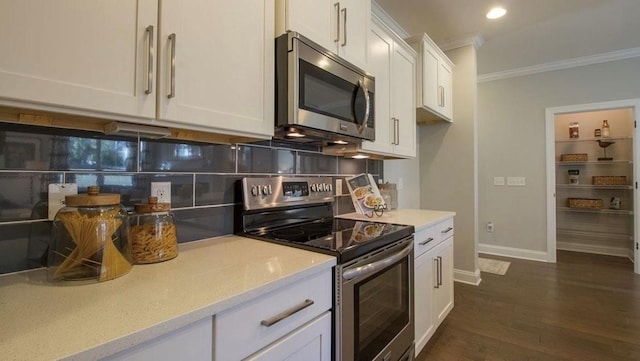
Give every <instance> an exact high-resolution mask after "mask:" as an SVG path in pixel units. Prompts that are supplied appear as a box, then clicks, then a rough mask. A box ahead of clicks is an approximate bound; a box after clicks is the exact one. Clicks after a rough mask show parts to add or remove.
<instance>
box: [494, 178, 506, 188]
mask: <svg viewBox="0 0 640 361" xmlns="http://www.w3.org/2000/svg"><path fill="white" fill-rule="evenodd" d="M493 185H494V186H503V185H504V177H493Z"/></svg>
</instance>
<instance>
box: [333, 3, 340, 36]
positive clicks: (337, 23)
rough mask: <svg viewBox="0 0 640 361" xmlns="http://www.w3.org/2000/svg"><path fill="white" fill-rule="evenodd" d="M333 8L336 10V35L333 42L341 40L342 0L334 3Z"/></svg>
mask: <svg viewBox="0 0 640 361" xmlns="http://www.w3.org/2000/svg"><path fill="white" fill-rule="evenodd" d="M333 8H334V9H335V11H336V37H335V38H334V39H333V42H334V43H337V42H339V41H340V2H337V3H335V4H333Z"/></svg>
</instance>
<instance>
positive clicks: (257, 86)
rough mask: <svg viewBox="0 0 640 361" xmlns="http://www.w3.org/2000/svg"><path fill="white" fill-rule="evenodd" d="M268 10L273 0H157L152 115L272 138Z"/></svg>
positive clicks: (270, 21) (271, 55)
mask: <svg viewBox="0 0 640 361" xmlns="http://www.w3.org/2000/svg"><path fill="white" fill-rule="evenodd" d="M274 11H275V7H274V3H273V0H238V1H207V0H193V1H186V2H185V1H179V0H165V1H163V2H162V8H161V12H160V24H161V28H162V32H161V34H160V39H159V42H160V52H159V58H160V66H159V72H160V76H159V79H160V80H159V83H160V84H159V88H160V89H159V91H160V94H159V97H158V104H159V118H160V119H162V120H168V121H173V122H178V123H182V124H184V125H190V126H193V127H194V128H203V129H204V130H212V129H213V130H216V131H219V132H221V133H227V134H238V135H247V136H256V137H262V138H266V137H270V136H271V135H273V128H274V122H273V117H274V114H273V112H274V104H273V96H274V80H273V78H274V40H273V29H274V23H273V21H274ZM172 34H175V37H172ZM172 80H173V81H172Z"/></svg>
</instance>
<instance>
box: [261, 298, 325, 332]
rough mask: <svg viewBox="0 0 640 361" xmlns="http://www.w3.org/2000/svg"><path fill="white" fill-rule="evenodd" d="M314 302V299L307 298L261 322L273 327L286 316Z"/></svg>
mask: <svg viewBox="0 0 640 361" xmlns="http://www.w3.org/2000/svg"><path fill="white" fill-rule="evenodd" d="M313 303H314V302H313V300H310V299H308V298H307V299H306V300H304V302H302V303H301V304H299V305H298V306H294V307H291V308H290V309H288V310H286V311H284V312H282V313H280V314H277V315H275V316H273V317H271V318H269V319H267V320H262V321H261V322H260V324H261V325H262V326H266V327H271V326H273V325H275V324H276V323H278V322H280V321H282V320H284V319H285V318H287V317H289V316H291V315H293V314H295V313H298V312H300V311H302V310H304V309H305V308H307V307H309V306H311V305H313Z"/></svg>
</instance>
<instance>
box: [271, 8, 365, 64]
mask: <svg viewBox="0 0 640 361" xmlns="http://www.w3.org/2000/svg"><path fill="white" fill-rule="evenodd" d="M370 18H371V0H340V1H336V0H314V1H300V0H276V32H275V36H276V37H277V36H279V35H281V34H283V33H284V32H286V31H287V30H291V31H297V32H299V33H300V34H302V35H303V36H305V37H307V38H309V39H311V40H313V41H315V42H316V43H318V44H320V45H322V46H323V47H325V48H327V49H329V50H332V51H334V52H336V53H337V54H338V55H340V56H341V57H343V58H344V59H346V60H347V61H349V62H351V63H353V64H354V65H356V66H358V67H360V68H362V69H367V55H368V36H369V35H368V34H369V24H370Z"/></svg>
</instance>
